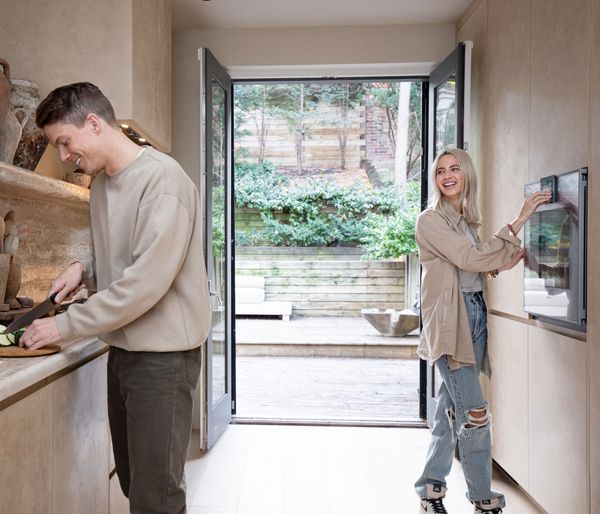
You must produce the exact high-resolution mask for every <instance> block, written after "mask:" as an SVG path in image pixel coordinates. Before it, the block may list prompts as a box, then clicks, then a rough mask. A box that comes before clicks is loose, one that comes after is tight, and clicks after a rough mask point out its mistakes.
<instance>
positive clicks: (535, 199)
mask: <svg viewBox="0 0 600 514" xmlns="http://www.w3.org/2000/svg"><path fill="white" fill-rule="evenodd" d="M551 198H552V193H551V192H550V191H536V192H535V193H533V194H532V195H530V196H528V197H527V198H525V201H524V202H523V205H522V207H521V212H520V213H519V216H518V217H517V219H516V220H514V221H513V222H512V223H511V226H512V229H513V230H514V231H515V234H518V233H519V231H520V230H521V229H522V228H523V225H525V222H526V221H527V220H528V219H529V218H530V217H531V215H532V214H533V213H534V212H535V211H536V209H537V208H538V207H539V206H540V205H542V204H544V203H547V202H549V201H550V199H551Z"/></svg>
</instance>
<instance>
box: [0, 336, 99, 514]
mask: <svg viewBox="0 0 600 514" xmlns="http://www.w3.org/2000/svg"><path fill="white" fill-rule="evenodd" d="M61 347H62V349H61V351H60V352H58V353H55V354H51V355H45V356H39V357H26V358H0V434H1V437H2V443H1V445H0V462H1V463H2V465H1V466H0V483H1V484H2V488H1V492H0V505H2V512H19V513H21V514H26V513H32V514H34V513H42V512H43V513H44V514H52V513H56V514H58V513H61V514H67V513H73V514H75V513H83V512H88V513H94V514H95V513H108V512H109V501H110V496H109V474H110V467H111V463H110V440H109V430H108V419H107V410H106V359H107V349H108V347H107V346H106V345H105V344H104V343H102V342H101V341H99V340H98V339H83V340H78V341H70V342H65V343H62V344H61Z"/></svg>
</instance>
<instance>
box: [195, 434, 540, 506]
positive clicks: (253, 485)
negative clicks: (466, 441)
mask: <svg viewBox="0 0 600 514" xmlns="http://www.w3.org/2000/svg"><path fill="white" fill-rule="evenodd" d="M428 441H429V431H428V430H424V429H414V428H362V427H360V428H359V427H304V426H273V425H271V426H268V425H265V426H259V425H231V426H229V427H228V429H227V430H226V431H225V433H224V434H223V436H221V438H220V439H219V441H217V443H216V444H215V446H214V447H213V448H212V449H211V450H210V451H209V452H207V453H206V454H205V455H203V456H201V455H200V452H199V451H198V450H196V451H193V450H192V451H191V452H190V457H189V459H188V463H187V465H186V475H187V482H188V513H189V514H403V513H415V514H416V513H417V512H418V503H417V497H416V495H415V493H414V491H413V488H412V484H413V483H414V481H415V479H416V478H417V477H418V476H419V474H420V472H421V468H422V465H423V463H424V459H425V453H426V450H427V444H428ZM195 444H197V442H196V443H195ZM448 487H449V492H448V496H447V498H446V501H445V504H446V508H447V509H448V511H449V512H450V514H467V513H471V512H473V508H472V506H471V505H470V504H469V503H468V502H467V500H466V499H465V496H464V493H465V491H466V486H465V482H464V478H463V475H462V471H461V469H460V463H459V462H458V461H456V462H455V465H454V466H453V470H452V473H451V475H450V477H449V479H448ZM494 487H495V488H496V489H498V490H501V491H502V492H504V494H505V495H506V497H507V508H506V509H505V512H506V513H508V514H530V513H537V512H540V511H539V510H538V509H536V508H535V507H534V506H532V505H531V503H530V502H529V501H528V500H527V499H526V498H525V497H524V495H523V494H522V493H521V492H520V491H519V490H518V489H517V488H516V487H514V486H513V485H512V484H509V483H508V482H505V481H502V480H495V484H494Z"/></svg>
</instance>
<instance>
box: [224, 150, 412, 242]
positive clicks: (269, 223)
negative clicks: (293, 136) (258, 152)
mask: <svg viewBox="0 0 600 514" xmlns="http://www.w3.org/2000/svg"><path fill="white" fill-rule="evenodd" d="M235 174H236V187H235V199H236V206H237V207H238V208H242V207H248V208H253V209H256V210H257V211H258V212H259V213H260V216H261V219H262V222H263V226H264V228H263V229H262V230H259V231H254V232H242V231H236V241H237V244H238V245H260V244H270V245H274V246H357V245H363V246H365V248H373V249H374V248H375V246H376V242H375V241H373V240H372V238H370V236H369V234H370V232H371V231H373V230H376V231H377V230H380V228H379V229H378V228H377V227H379V225H380V224H382V223H384V221H385V220H386V219H387V218H388V217H390V216H392V215H393V214H394V213H399V212H403V211H404V210H403V208H402V203H403V202H402V201H401V199H400V197H399V195H398V193H397V192H396V190H395V189H394V188H388V189H383V190H371V189H365V188H364V187H361V186H360V184H358V183H356V184H354V185H353V186H351V187H341V186H338V185H337V184H334V183H331V182H329V181H327V180H312V181H307V182H304V183H302V184H298V185H293V184H290V181H289V179H288V178H287V177H286V176H285V175H282V174H280V173H277V171H276V168H275V166H274V165H273V164H272V163H270V162H266V161H265V162H262V163H259V164H250V163H237V164H236V166H235ZM418 186H419V185H418V184H415V183H409V187H408V188H407V198H408V202H409V203H410V202H411V201H412V200H411V199H410V195H411V194H412V195H413V196H415V193H414V192H413V190H414V189H415V187H416V188H417V196H416V197H417V200H416V201H417V204H416V205H417V206H418ZM417 209H418V207H417ZM275 211H280V212H283V213H284V214H285V215H286V216H285V217H286V219H285V220H284V221H281V220H279V219H276V218H275V216H274V215H273V213H274V212H275ZM408 227H409V225H406V226H405V230H408ZM412 230H413V232H414V223H413V229H412ZM412 237H413V240H414V233H413V234H412ZM373 251H375V250H373Z"/></svg>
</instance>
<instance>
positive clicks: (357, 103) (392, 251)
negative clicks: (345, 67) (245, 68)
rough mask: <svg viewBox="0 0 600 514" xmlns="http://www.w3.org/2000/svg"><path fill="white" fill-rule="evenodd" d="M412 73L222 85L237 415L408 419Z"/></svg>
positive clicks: (414, 206)
mask: <svg viewBox="0 0 600 514" xmlns="http://www.w3.org/2000/svg"><path fill="white" fill-rule="evenodd" d="M423 84H424V82H423V80H422V79H420V78H416V79H402V80H399V79H376V80H364V79H361V80H318V81H316V80H310V81H285V82H284V81H268V82H265V81H262V82H250V81H244V82H237V83H235V84H234V90H233V91H234V93H233V99H234V155H235V160H234V172H233V175H234V190H235V241H236V248H235V255H236V259H235V284H236V290H235V298H236V309H235V310H236V314H237V321H236V346H235V347H236V356H235V363H236V371H235V376H236V404H235V412H236V417H237V418H238V419H259V420H263V421H264V420H266V419H271V420H273V419H276V420H285V421H289V422H294V421H296V422H298V421H302V420H306V421H313V422H314V421H326V422H327V421H329V422H352V423H414V422H419V421H420V417H421V416H420V413H421V412H422V407H421V405H420V403H419V402H420V397H419V387H420V365H419V359H418V357H417V355H416V345H417V340H418V297H419V295H418V263H417V260H416V258H415V257H414V255H415V251H416V246H415V244H414V222H415V219H416V216H417V215H418V213H419V211H420V208H421V181H422V167H423V166H422V155H423V138H422V132H423V130H422V127H423V122H422V114H423V111H422V105H423ZM415 321H416V324H415Z"/></svg>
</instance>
